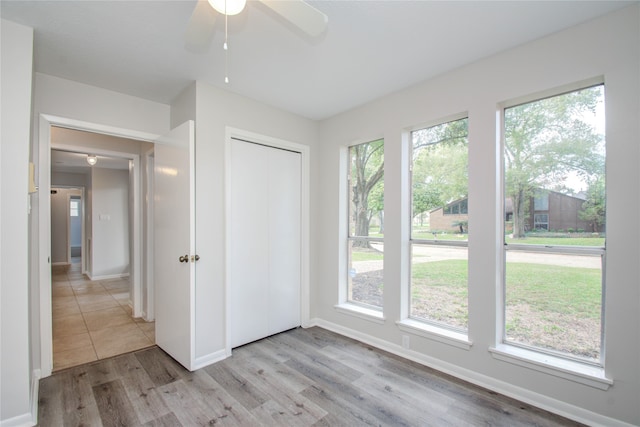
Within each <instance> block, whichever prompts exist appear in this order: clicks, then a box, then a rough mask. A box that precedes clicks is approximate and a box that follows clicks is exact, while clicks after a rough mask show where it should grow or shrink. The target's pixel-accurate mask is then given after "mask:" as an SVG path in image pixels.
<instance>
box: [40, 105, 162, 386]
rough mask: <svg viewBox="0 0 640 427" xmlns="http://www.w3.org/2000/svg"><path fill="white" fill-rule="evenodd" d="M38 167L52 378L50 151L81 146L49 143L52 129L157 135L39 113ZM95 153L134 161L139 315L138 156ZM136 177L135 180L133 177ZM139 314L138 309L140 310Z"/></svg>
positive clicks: (45, 335)
mask: <svg viewBox="0 0 640 427" xmlns="http://www.w3.org/2000/svg"><path fill="white" fill-rule="evenodd" d="M39 117H40V118H39V121H40V123H39V133H38V143H39V164H38V186H39V188H38V190H39V191H38V201H39V222H38V230H37V237H38V240H39V242H40V244H39V252H38V255H39V264H38V268H39V273H38V275H39V284H40V307H39V311H40V369H41V374H42V377H43V378H46V377H48V376H50V375H51V371H52V368H53V334H52V328H53V325H52V324H53V322H52V312H51V269H50V257H51V200H50V199H49V195H50V190H51V148H52V146H55V148H65V147H66V148H67V149H72V150H73V151H77V150H78V149H79V148H81V147H80V146H65V145H64V144H51V126H58V127H64V128H68V129H75V130H81V131H86V132H93V133H100V134H104V135H111V136H117V137H121V138H128V139H135V140H139V141H147V142H153V141H154V140H155V139H157V138H158V135H155V134H150V133H147V132H140V131H136V130H132V129H124V128H119V127H114V126H109V125H104V124H99V123H91V122H85V121H81V120H75V119H70V118H66V117H59V116H53V115H49V114H40V116H39ZM92 151H94V152H95V153H96V154H104V155H109V156H115V157H121V158H127V159H130V160H133V162H134V168H135V171H136V172H135V173H134V174H133V179H134V182H133V187H134V198H133V199H134V206H133V218H134V223H133V231H132V232H131V236H130V237H131V238H133V239H134V241H133V250H134V254H133V261H134V264H135V263H137V265H132V266H131V268H132V272H133V280H132V282H133V283H132V285H133V287H134V291H133V292H132V293H131V295H132V296H133V298H134V313H133V314H134V316H136V315H139V312H136V309H138V310H140V307H138V305H139V301H138V302H136V301H135V300H139V298H136V296H137V295H138V293H139V291H138V289H136V288H135V287H136V286H137V287H138V288H139V287H140V250H141V245H140V239H141V232H140V229H141V227H140V225H141V222H142V219H141V210H140V194H141V193H140V178H139V176H140V156H139V155H138V154H129V153H122V152H113V151H109V150H96V149H94V148H92ZM136 177H137V178H136ZM87 273H88V274H87V275H88V276H90V272H89V271H87ZM117 277H123V276H122V275H117V276H114V277H111V276H100V277H90V278H91V279H92V280H104V279H105V278H117ZM140 311H141V310H140Z"/></svg>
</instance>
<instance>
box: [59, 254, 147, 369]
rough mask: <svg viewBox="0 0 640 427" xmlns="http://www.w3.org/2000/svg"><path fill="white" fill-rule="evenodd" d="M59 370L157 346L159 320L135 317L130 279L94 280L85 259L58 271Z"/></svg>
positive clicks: (76, 259) (77, 260)
mask: <svg viewBox="0 0 640 427" xmlns="http://www.w3.org/2000/svg"><path fill="white" fill-rule="evenodd" d="M51 306H52V307H51V308H52V324H53V370H54V371H57V370H60V369H64V368H68V367H70V366H76V365H80V364H83V363H87V362H91V361H94V360H99V359H104V358H107V357H111V356H115V355H117V354H122V353H127V352H130V351H133V350H139V349H141V348H145V347H149V346H152V345H153V344H154V343H155V324H154V322H145V321H144V320H143V319H134V318H133V317H132V316H131V307H130V306H129V280H128V279H126V278H125V279H110V280H98V281H95V280H94V281H92V280H89V279H88V278H87V277H86V276H84V275H83V274H82V268H81V264H80V258H73V259H72V263H71V265H70V266H69V267H54V268H53V270H52V289H51Z"/></svg>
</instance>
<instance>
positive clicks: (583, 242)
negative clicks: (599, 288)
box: [413, 231, 605, 247]
mask: <svg viewBox="0 0 640 427" xmlns="http://www.w3.org/2000/svg"><path fill="white" fill-rule="evenodd" d="M413 237H414V238H415V239H425V240H433V239H434V235H433V233H431V232H429V231H419V232H414V233H413ZM435 239H436V240H445V241H450V240H455V241H465V240H467V239H468V235H467V234H460V233H436V235H435ZM505 241H506V242H507V243H512V244H526V245H545V246H590V247H593V246H596V247H601V246H604V241H605V238H604V237H569V236H566V237H538V236H532V235H529V236H527V237H525V238H524V239H514V238H511V237H506V238H505Z"/></svg>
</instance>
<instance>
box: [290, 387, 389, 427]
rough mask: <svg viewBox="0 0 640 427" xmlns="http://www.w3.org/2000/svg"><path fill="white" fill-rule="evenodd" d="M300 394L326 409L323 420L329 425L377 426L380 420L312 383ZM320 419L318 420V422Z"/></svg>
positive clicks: (347, 426)
mask: <svg viewBox="0 0 640 427" xmlns="http://www.w3.org/2000/svg"><path fill="white" fill-rule="evenodd" d="M300 394H302V395H303V396H305V397H307V398H308V399H309V400H312V401H313V402H315V403H316V404H317V405H318V406H321V407H322V408H324V410H325V411H327V415H325V416H324V418H323V419H324V422H325V423H328V424H329V425H330V426H338V427H342V426H344V427H349V426H379V425H380V420H379V419H377V418H376V417H374V416H373V415H371V414H369V413H367V411H366V409H364V408H360V407H358V406H355V405H351V404H345V402H344V401H343V400H342V398H341V396H339V395H337V394H334V393H332V392H330V391H325V390H324V389H323V388H321V387H319V386H317V385H313V386H311V387H309V388H307V389H305V390H303V391H302V392H301V393H300ZM320 421H322V420H319V421H318V422H320Z"/></svg>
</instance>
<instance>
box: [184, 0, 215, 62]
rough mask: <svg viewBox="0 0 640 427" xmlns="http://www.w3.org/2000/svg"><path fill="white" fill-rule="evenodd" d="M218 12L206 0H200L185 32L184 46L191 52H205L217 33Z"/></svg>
mask: <svg viewBox="0 0 640 427" xmlns="http://www.w3.org/2000/svg"><path fill="white" fill-rule="evenodd" d="M217 15H218V14H217V12H216V11H215V10H213V8H212V7H211V6H210V5H209V2H208V1H206V0H198V2H196V6H195V8H194V9H193V13H192V14H191V18H189V23H188V24H187V30H186V32H185V34H184V47H185V49H187V50H188V51H189V52H193V53H205V52H207V51H208V50H209V46H210V45H211V40H213V35H214V34H215V25H214V24H215V23H216V16H217Z"/></svg>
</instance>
